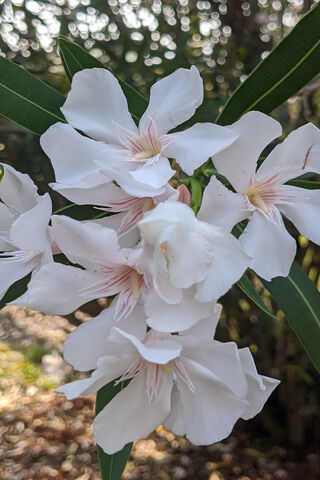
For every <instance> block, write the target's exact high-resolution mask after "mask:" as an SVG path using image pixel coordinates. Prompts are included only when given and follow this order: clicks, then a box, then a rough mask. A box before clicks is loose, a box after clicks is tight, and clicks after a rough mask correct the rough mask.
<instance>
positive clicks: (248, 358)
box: [239, 348, 280, 420]
mask: <svg viewBox="0 0 320 480" xmlns="http://www.w3.org/2000/svg"><path fill="white" fill-rule="evenodd" d="M239 356H240V361H241V363H242V367H243V369H244V371H245V374H246V377H247V382H248V387H249V388H248V395H247V400H248V402H249V406H248V408H247V409H246V410H245V411H244V413H243V414H242V415H241V417H242V418H243V419H244V420H249V419H250V418H252V417H254V416H255V415H257V413H259V412H260V411H261V410H262V408H263V406H264V404H265V403H266V401H267V400H268V398H269V396H270V395H271V393H272V392H273V390H274V389H275V388H276V387H277V386H278V385H279V383H280V381H279V380H276V379H275V378H270V377H264V376H263V375H259V374H258V372H257V369H256V366H255V364H254V360H253V358H252V355H251V352H250V350H249V349H248V348H241V349H240V350H239Z"/></svg>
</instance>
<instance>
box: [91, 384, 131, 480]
mask: <svg viewBox="0 0 320 480" xmlns="http://www.w3.org/2000/svg"><path fill="white" fill-rule="evenodd" d="M127 383H128V382H120V383H119V384H118V385H114V382H110V383H108V385H105V386H104V387H103V388H101V389H100V390H99V391H98V393H97V400H96V415H97V414H98V413H99V412H101V410H102V409H103V408H104V407H105V406H106V405H107V404H108V403H109V402H110V401H111V400H112V399H113V397H114V396H115V395H116V394H117V393H118V392H120V391H121V390H122V389H123V388H124V387H125V386H126V384H127ZM106 435H108V432H107V431H106ZM131 447H132V443H128V444H127V445H126V446H125V447H123V449H122V450H120V452H117V453H114V454H113V455H107V454H106V453H104V451H103V450H102V448H100V447H99V446H98V447H97V448H98V460H99V467H100V472H101V475H102V480H120V478H121V475H122V472H123V470H124V467H125V465H126V463H127V460H128V457H129V455H130V452H131Z"/></svg>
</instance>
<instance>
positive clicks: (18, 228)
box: [0, 164, 52, 298]
mask: <svg viewBox="0 0 320 480" xmlns="http://www.w3.org/2000/svg"><path fill="white" fill-rule="evenodd" d="M1 167H2V170H3V174H2V178H1V180H0V199H1V203H0V251H1V252H2V253H0V271H1V275H0V298H2V297H3V295H4V294H5V293H6V291H7V290H8V288H9V287H10V286H11V285H12V284H13V283H15V282H16V281H17V280H19V279H21V278H23V277H25V276H26V275H28V274H29V273H30V272H32V271H37V270H38V269H39V268H40V266H41V265H44V264H46V263H48V262H52V253H51V240H50V235H49V226H48V223H49V220H50V216H51V212H52V205H51V199H50V197H49V195H48V194H45V195H41V196H40V195H38V193H37V187H36V186H35V184H34V183H33V181H32V180H31V178H30V177H29V176H28V175H25V174H22V173H20V172H17V171H16V170H15V169H14V168H12V167H10V166H9V165H4V164H1Z"/></svg>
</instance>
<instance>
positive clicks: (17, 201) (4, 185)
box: [0, 163, 39, 213]
mask: <svg viewBox="0 0 320 480" xmlns="http://www.w3.org/2000/svg"><path fill="white" fill-rule="evenodd" d="M0 165H1V166H2V168H3V175H2V178H1V181H0V199H1V200H2V201H3V202H4V203H5V204H6V205H7V206H8V207H9V209H10V210H11V211H12V212H16V213H23V212H26V211H27V210H30V209H31V208H32V207H34V206H35V205H36V203H37V202H38V199H39V195H38V193H37V187H36V186H35V184H34V183H33V181H32V180H31V178H30V177H29V175H26V174H25V173H20V172H17V170H15V169H14V168H12V167H10V165H5V164H3V163H1V164H0Z"/></svg>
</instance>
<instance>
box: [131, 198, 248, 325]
mask: <svg viewBox="0 0 320 480" xmlns="http://www.w3.org/2000/svg"><path fill="white" fill-rule="evenodd" d="M139 228H140V231H141V235H142V239H143V243H142V245H143V253H142V255H141V258H140V264H141V265H142V266H143V269H144V270H145V271H148V272H149V274H150V275H151V277H152V280H153V289H152V290H150V291H149V292H148V294H147V297H146V313H147V316H148V322H149V326H150V327H152V328H155V329H156V330H160V331H170V332H176V331H182V330H185V329H187V328H190V327H191V326H192V325H194V324H195V323H196V322H197V321H199V320H201V319H202V318H205V317H208V316H209V315H210V314H211V312H212V308H213V304H215V302H216V301H217V300H218V299H219V298H220V297H221V296H222V295H224V294H225V293H226V292H227V291H228V290H229V289H230V288H231V286H232V285H233V284H234V283H235V282H236V281H238V280H239V279H240V277H241V276H242V275H243V273H244V271H245V270H246V268H247V267H248V265H249V262H250V258H249V256H248V255H247V254H246V252H245V251H244V249H243V247H242V246H241V244H240V242H239V241H238V240H237V239H236V238H234V236H233V235H231V234H230V233H228V232H226V231H225V230H223V229H222V228H220V227H215V226H213V225H209V224H208V223H205V222H201V221H199V220H198V219H197V218H196V216H195V214H194V212H193V211H192V209H191V208H190V207H188V206H187V205H184V204H182V203H180V202H171V201H170V200H168V201H166V202H163V203H160V204H159V205H157V206H156V207H155V208H154V209H153V210H151V211H150V212H147V213H146V214H145V216H144V218H143V220H142V221H140V222H139Z"/></svg>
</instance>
